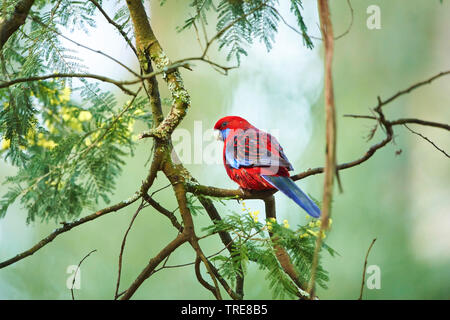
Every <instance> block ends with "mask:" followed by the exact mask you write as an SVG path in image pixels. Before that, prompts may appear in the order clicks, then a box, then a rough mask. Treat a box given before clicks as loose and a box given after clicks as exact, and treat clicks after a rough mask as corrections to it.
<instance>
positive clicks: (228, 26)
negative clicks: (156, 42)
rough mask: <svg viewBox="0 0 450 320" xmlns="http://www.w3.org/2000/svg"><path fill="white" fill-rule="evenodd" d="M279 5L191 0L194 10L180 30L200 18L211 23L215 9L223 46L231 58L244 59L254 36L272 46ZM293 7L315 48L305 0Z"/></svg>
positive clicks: (262, 0) (274, 0)
mask: <svg viewBox="0 0 450 320" xmlns="http://www.w3.org/2000/svg"><path fill="white" fill-rule="evenodd" d="M278 5H279V3H278V0H246V1H242V0H221V1H218V2H217V3H216V2H215V1H213V0H191V2H190V6H191V7H192V8H193V10H194V14H193V15H191V16H190V17H189V18H188V19H186V21H185V22H184V24H183V25H182V26H180V27H179V28H178V30H179V31H183V30H185V29H188V28H190V27H192V26H193V25H194V24H195V23H196V22H200V23H205V24H207V23H208V21H207V17H208V12H209V11H210V12H211V13H214V14H215V15H216V18H217V25H216V29H217V32H218V35H219V49H225V48H226V49H227V51H228V52H227V60H230V59H232V58H235V59H236V61H237V62H238V63H240V61H241V57H242V55H244V56H246V55H247V50H246V48H247V47H248V45H250V44H252V43H253V40H254V39H257V40H259V41H261V42H263V43H264V44H265V46H266V48H267V50H270V49H271V48H272V45H273V42H274V41H275V35H276V34H277V31H278V25H279V22H280V13H279V11H278V9H277V7H278ZM290 11H291V13H293V14H294V15H295V17H296V20H297V25H298V27H299V29H300V32H301V34H302V37H303V43H304V44H305V45H306V46H307V47H308V48H310V49H311V48H313V43H312V40H311V38H310V37H309V35H308V28H307V26H306V24H305V21H304V19H303V13H302V12H303V6H302V1H301V0H290Z"/></svg>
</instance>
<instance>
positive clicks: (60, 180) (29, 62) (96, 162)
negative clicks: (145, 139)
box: [0, 0, 151, 222]
mask: <svg viewBox="0 0 450 320" xmlns="http://www.w3.org/2000/svg"><path fill="white" fill-rule="evenodd" d="M98 2H99V3H100V4H101V3H102V1H98ZM16 3H17V1H6V2H4V3H3V7H4V11H3V12H6V13H7V14H11V13H12V12H13V9H14V7H15V5H16ZM121 4H123V3H122V1H121ZM95 11H96V7H95V6H94V5H93V4H92V3H91V2H90V1H74V0H57V1H45V0H38V1H36V2H35V5H34V6H33V7H32V9H31V11H30V13H29V15H28V18H27V20H26V23H25V25H24V26H22V27H21V28H20V29H19V30H18V31H17V32H15V33H14V34H13V36H12V37H11V38H9V39H8V41H7V42H6V44H5V45H4V47H3V49H2V51H1V52H0V58H1V59H0V75H1V76H0V80H2V81H9V80H14V79H16V78H27V77H33V76H40V75H44V74H51V73H54V72H58V73H85V72H88V70H87V68H86V66H85V65H84V64H83V61H82V60H81V59H80V58H79V56H78V53H77V52H76V51H74V50H70V49H68V48H67V47H65V46H64V45H63V41H62V40H61V37H60V34H61V33H62V31H63V30H69V31H70V30H76V31H77V32H90V29H89V28H92V27H95V19H94V13H95ZM115 16H116V17H115V18H116V19H117V23H119V24H121V25H122V26H123V28H124V30H126V29H127V28H130V25H129V22H128V20H129V17H128V11H125V10H123V8H119V9H118V10H117V11H116V14H115ZM74 93H76V94H77V96H78V97H79V98H78V99H77V101H75V100H74V99H73V95H74ZM147 107H148V99H147V98H146V97H143V96H142V97H141V96H138V97H136V98H135V99H133V101H129V102H127V103H125V104H122V105H119V104H118V103H117V101H116V98H115V95H114V94H113V93H111V92H108V91H104V90H102V89H101V88H100V87H99V85H98V84H97V83H92V82H89V81H87V80H86V79H82V78H81V79H80V81H76V82H75V81H72V80H71V79H70V78H65V79H52V80H48V81H29V82H23V83H20V84H16V85H12V86H10V87H8V88H5V89H0V140H1V148H0V156H2V158H3V160H5V161H8V162H9V163H11V164H12V165H14V166H16V167H17V169H18V172H17V174H16V175H15V176H11V177H8V178H7V179H6V181H1V183H2V184H8V185H9V191H8V192H7V193H6V194H4V195H3V196H2V198H1V200H0V217H2V216H4V215H5V214H6V212H7V209H8V207H9V206H10V205H11V204H12V203H14V201H16V200H17V201H20V203H21V204H22V205H23V206H24V207H25V208H26V209H27V210H28V218H27V221H28V222H30V221H34V220H35V219H37V218H39V219H41V220H49V219H53V220H57V221H61V220H66V219H70V218H73V217H76V216H78V215H79V214H80V212H81V211H82V210H83V208H92V207H93V206H95V204H97V203H98V202H99V201H100V200H103V201H105V202H109V195H110V194H111V192H112V191H114V187H115V180H116V178H117V176H118V175H119V174H120V172H121V168H122V166H123V165H124V158H125V156H127V155H130V154H132V153H133V150H134V146H135V140H136V138H137V135H134V134H133V125H134V123H135V121H144V122H145V123H146V124H147V125H148V126H149V127H150V126H151V116H150V114H149V113H147V112H145V111H144V110H145V108H147Z"/></svg>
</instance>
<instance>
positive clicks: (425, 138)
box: [404, 124, 450, 158]
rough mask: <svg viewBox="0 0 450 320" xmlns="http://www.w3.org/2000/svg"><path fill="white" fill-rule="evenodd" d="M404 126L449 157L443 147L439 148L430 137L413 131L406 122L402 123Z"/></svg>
mask: <svg viewBox="0 0 450 320" xmlns="http://www.w3.org/2000/svg"><path fill="white" fill-rule="evenodd" d="M404 126H405V128H406V129H408V130H409V131H410V132H411V133H414V134H415V135H418V136H419V137H421V138H422V139H424V140H425V141H428V142H429V143H430V144H431V145H432V146H433V147H435V148H436V149H437V150H439V151H440V152H442V153H443V154H444V155H445V156H446V157H447V158H450V155H449V154H448V153H447V152H445V151H444V150H443V149H441V148H439V147H438V146H437V145H436V144H435V143H434V142H433V141H431V140H430V139H428V138H427V137H425V136H424V135H423V134H421V133H419V132H416V131H414V130H413V129H411V128H410V127H408V126H407V125H406V124H404Z"/></svg>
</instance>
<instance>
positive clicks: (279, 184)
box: [261, 175, 320, 218]
mask: <svg viewBox="0 0 450 320" xmlns="http://www.w3.org/2000/svg"><path fill="white" fill-rule="evenodd" d="M261 177H263V178H264V180H266V181H267V182H269V183H270V184H271V185H272V186H274V187H275V188H277V189H278V190H280V191H281V192H283V193H284V194H285V195H287V196H288V197H289V198H291V199H292V200H294V201H295V203H296V204H298V205H299V206H300V207H302V208H303V209H305V211H306V212H307V213H308V214H309V215H310V216H312V217H314V218H319V217H320V209H319V207H318V206H317V205H316V204H315V202H314V201H312V200H311V199H310V198H309V197H308V196H307V195H306V194H305V193H304V192H303V191H302V190H300V188H299V187H298V186H297V185H296V184H295V183H294V181H293V180H292V179H291V178H289V177H277V176H267V175H261Z"/></svg>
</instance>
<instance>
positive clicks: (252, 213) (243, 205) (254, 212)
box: [242, 201, 259, 222]
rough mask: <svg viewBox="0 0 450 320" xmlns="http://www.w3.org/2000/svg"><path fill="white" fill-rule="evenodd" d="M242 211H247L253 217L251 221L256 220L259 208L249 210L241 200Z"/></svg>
mask: <svg viewBox="0 0 450 320" xmlns="http://www.w3.org/2000/svg"><path fill="white" fill-rule="evenodd" d="M242 211H245V212H247V213H248V214H249V215H250V217H251V218H252V219H253V221H255V222H258V215H259V210H256V211H251V210H250V209H249V208H247V207H246V206H245V202H244V201H242Z"/></svg>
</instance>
